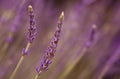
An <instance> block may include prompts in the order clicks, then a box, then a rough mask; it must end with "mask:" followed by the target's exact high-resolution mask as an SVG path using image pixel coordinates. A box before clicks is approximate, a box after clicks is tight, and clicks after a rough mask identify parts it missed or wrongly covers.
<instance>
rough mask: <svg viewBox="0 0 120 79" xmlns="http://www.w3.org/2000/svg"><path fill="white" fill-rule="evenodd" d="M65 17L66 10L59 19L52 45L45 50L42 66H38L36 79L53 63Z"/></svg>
mask: <svg viewBox="0 0 120 79" xmlns="http://www.w3.org/2000/svg"><path fill="white" fill-rule="evenodd" d="M63 19H64V12H62V13H61V15H60V17H59V21H58V26H57V28H56V31H55V34H54V36H53V38H52V40H51V41H50V45H49V46H48V49H47V50H46V52H45V55H44V57H43V59H42V61H41V63H40V66H39V67H38V68H36V71H37V75H36V76H35V78H34V79H37V78H38V76H39V75H40V74H41V73H42V72H43V71H46V70H48V67H49V65H50V64H51V63H52V58H53V57H54V54H55V52H56V48H57V45H58V41H59V38H60V33H61V28H62V24H63Z"/></svg>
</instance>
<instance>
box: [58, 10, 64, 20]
mask: <svg viewBox="0 0 120 79" xmlns="http://www.w3.org/2000/svg"><path fill="white" fill-rule="evenodd" d="M63 19H64V12H63V11H62V12H61V14H60V18H59V20H60V21H61V22H62V21H63Z"/></svg>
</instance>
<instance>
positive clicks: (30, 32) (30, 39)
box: [27, 5, 37, 43]
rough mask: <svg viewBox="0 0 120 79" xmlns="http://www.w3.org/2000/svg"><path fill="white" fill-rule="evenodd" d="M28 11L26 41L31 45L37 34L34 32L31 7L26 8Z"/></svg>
mask: <svg viewBox="0 0 120 79" xmlns="http://www.w3.org/2000/svg"><path fill="white" fill-rule="evenodd" d="M28 11H29V17H30V25H29V27H28V34H27V40H28V42H29V43H32V42H33V40H34V39H35V36H36V33H37V32H36V26H35V20H34V13H33V8H32V6H31V5H29V6H28Z"/></svg>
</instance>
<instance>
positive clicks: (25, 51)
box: [9, 5, 36, 79]
mask: <svg viewBox="0 0 120 79" xmlns="http://www.w3.org/2000/svg"><path fill="white" fill-rule="evenodd" d="M28 11H29V16H30V26H29V27H28V34H27V41H28V43H27V45H26V47H25V48H23V50H22V55H21V57H20V59H19V61H18V63H17V66H16V67H15V69H14V71H13V72H12V74H11V76H10V78H9V79H14V77H15V75H16V73H17V71H18V69H19V68H20V66H21V64H22V62H23V60H24V58H25V56H26V55H27V54H28V51H29V48H30V46H31V43H32V42H33V40H34V38H35V36H36V27H35V21H34V13H33V8H32V6H31V5H29V6H28Z"/></svg>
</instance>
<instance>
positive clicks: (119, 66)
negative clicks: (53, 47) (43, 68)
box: [0, 0, 120, 79]
mask: <svg viewBox="0 0 120 79" xmlns="http://www.w3.org/2000/svg"><path fill="white" fill-rule="evenodd" d="M30 4H31V5H32V6H33V8H34V13H35V20H36V26H37V32H38V33H37V37H36V39H35V40H34V42H33V43H32V46H31V47H30V50H29V52H30V53H29V54H28V55H27V56H26V57H25V60H24V61H23V63H22V65H21V66H20V69H19V71H18V72H17V74H16V76H15V79H33V78H34V76H35V74H36V71H35V68H36V67H38V66H39V64H40V61H41V59H42V57H43V55H44V53H45V50H46V49H47V46H48V45H49V42H50V40H51V38H52V36H53V34H54V32H55V28H56V26H57V21H58V18H59V15H60V13H61V11H64V12H65V19H64V24H63V28H62V33H61V38H60V41H59V44H58V47H57V52H56V54H55V57H54V59H53V63H52V64H51V65H50V66H49V70H48V71H47V72H44V73H42V75H41V76H40V77H39V79H98V77H99V76H100V74H101V73H102V72H103V70H104V69H105V67H106V64H107V68H108V69H107V70H106V72H105V73H104V77H103V78H102V79H120V0H0V79H9V77H10V75H11V73H12V72H13V70H14V68H15V66H16V64H17V62H18V60H19V58H20V56H21V51H22V48H24V47H25V46H26V44H27V40H26V34H27V28H28V26H29V16H28V10H27V8H28V5H30ZM93 24H95V25H96V26H97V30H96V33H95V39H94V41H93V42H92V44H91V46H90V48H88V49H86V50H84V49H85V48H86V46H85V44H86V42H87V41H88V39H89V35H90V31H91V27H92V25H93ZM83 52H84V53H83ZM81 54H82V55H83V56H81Z"/></svg>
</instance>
